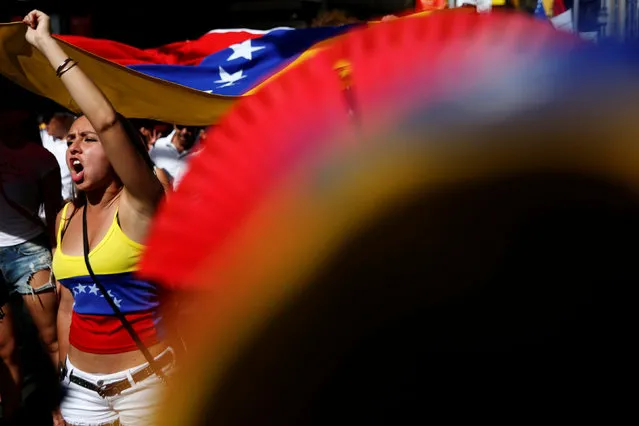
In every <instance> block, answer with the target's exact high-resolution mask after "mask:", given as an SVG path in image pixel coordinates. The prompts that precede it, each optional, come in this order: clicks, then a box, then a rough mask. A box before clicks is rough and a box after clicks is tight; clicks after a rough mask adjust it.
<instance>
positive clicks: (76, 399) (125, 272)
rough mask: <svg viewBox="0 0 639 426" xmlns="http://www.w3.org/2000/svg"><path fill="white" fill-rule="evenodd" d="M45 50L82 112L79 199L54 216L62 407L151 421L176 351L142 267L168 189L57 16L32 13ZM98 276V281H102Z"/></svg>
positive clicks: (78, 415) (72, 414)
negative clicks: (64, 42) (76, 54)
mask: <svg viewBox="0 0 639 426" xmlns="http://www.w3.org/2000/svg"><path fill="white" fill-rule="evenodd" d="M24 22H25V23H26V24H27V26H28V28H27V31H26V33H25V38H26V40H27V42H28V43H29V44H31V45H32V46H33V47H34V48H35V49H37V50H39V51H40V52H41V53H42V55H43V56H44V57H45V58H46V59H47V60H48V62H49V64H50V65H51V67H52V68H51V73H54V74H55V75H56V76H57V77H58V78H59V79H60V80H61V82H62V84H63V85H64V86H65V87H66V89H67V90H68V92H69V94H70V96H71V98H72V99H73V101H74V102H75V104H76V105H78V108H79V110H80V111H81V112H82V114H83V115H81V116H80V117H79V118H78V119H76V120H75V121H74V122H73V124H72V126H71V129H70V130H69V132H68V134H67V145H68V149H67V165H68V166H69V168H70V170H71V179H72V180H73V182H74V183H75V186H76V194H77V195H76V198H75V199H74V200H73V201H72V202H71V203H67V204H66V205H65V206H64V207H63V208H62V210H61V211H60V213H59V214H58V216H57V220H56V247H55V248H54V254H53V263H52V267H53V273H54V275H55V277H56V279H57V280H58V282H59V283H60V284H61V289H60V307H59V310H58V335H59V340H60V360H61V361H62V362H61V365H60V379H61V382H62V386H63V387H64V388H65V392H66V394H65V397H64V399H63V400H62V403H61V405H60V412H61V415H62V417H63V419H64V421H65V422H66V423H67V424H70V425H87V424H91V425H107V424H122V425H149V424H152V423H153V415H154V413H155V411H156V407H157V405H158V404H159V403H160V400H161V396H162V391H163V390H164V384H163V383H164V380H165V379H166V377H167V376H169V375H170V374H172V373H173V371H174V365H175V351H174V350H173V348H172V347H171V345H170V344H169V343H168V342H167V341H166V339H165V328H166V324H165V322H164V321H163V320H162V309H161V307H162V301H163V300H164V299H163V298H162V296H163V294H162V293H161V291H160V288H158V287H157V286H156V285H155V284H154V283H151V282H147V281H143V280H140V279H138V278H137V277H136V275H135V272H136V271H137V268H138V260H139V259H140V257H141V256H142V253H143V251H144V249H145V246H144V243H145V240H146V237H147V233H148V231H149V227H150V224H151V221H152V219H153V217H154V215H155V212H156V209H157V207H158V205H159V203H160V202H161V201H162V200H163V198H164V196H165V190H164V188H163V187H162V184H161V183H160V181H159V180H158V179H157V177H156V175H155V173H154V172H153V164H152V162H151V161H150V158H149V155H148V151H147V148H146V144H145V143H144V141H143V140H142V138H141V137H140V135H139V133H138V132H137V130H136V129H135V127H134V126H133V125H132V124H131V123H130V122H129V121H128V120H126V119H125V118H124V117H123V116H122V115H121V114H119V113H118V112H116V111H115V109H114V108H113V105H112V104H111V102H110V101H109V99H107V98H106V96H105V95H104V94H103V93H102V92H101V91H100V89H99V88H98V87H97V86H96V85H95V84H94V83H93V81H92V80H91V79H90V78H89V76H87V75H86V74H85V73H84V71H83V70H82V68H81V65H79V64H78V62H76V61H75V60H74V59H73V58H70V57H69V56H67V54H66V53H65V51H64V50H63V49H62V48H61V47H60V45H58V42H57V40H56V39H55V38H54V37H52V36H51V30H50V21H49V17H48V16H47V15H46V14H45V13H43V12H41V11H38V10H34V11H32V12H30V13H29V14H28V15H27V16H25V18H24ZM98 277H99V278H98Z"/></svg>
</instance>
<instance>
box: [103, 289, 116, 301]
mask: <svg viewBox="0 0 639 426" xmlns="http://www.w3.org/2000/svg"><path fill="white" fill-rule="evenodd" d="M107 293H108V294H109V296H111V299H113V298H114V297H115V296H114V295H113V293H111V290H109V291H107ZM100 297H104V294H101V295H100Z"/></svg>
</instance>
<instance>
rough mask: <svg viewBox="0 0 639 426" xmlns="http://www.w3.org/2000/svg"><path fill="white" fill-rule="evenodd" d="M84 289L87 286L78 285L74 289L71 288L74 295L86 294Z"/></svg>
mask: <svg viewBox="0 0 639 426" xmlns="http://www.w3.org/2000/svg"><path fill="white" fill-rule="evenodd" d="M85 288H87V286H85V285H82V284H78V285H76V286H75V287H73V292H74V293H75V294H80V293H86V291H85V290H84V289H85Z"/></svg>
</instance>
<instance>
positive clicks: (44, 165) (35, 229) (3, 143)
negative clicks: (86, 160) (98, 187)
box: [0, 110, 61, 422]
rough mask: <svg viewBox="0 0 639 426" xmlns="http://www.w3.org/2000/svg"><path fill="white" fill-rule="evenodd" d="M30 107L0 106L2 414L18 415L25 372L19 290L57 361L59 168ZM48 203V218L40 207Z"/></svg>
mask: <svg viewBox="0 0 639 426" xmlns="http://www.w3.org/2000/svg"><path fill="white" fill-rule="evenodd" d="M38 138H39V136H38V133H37V121H36V119H35V117H31V114H29V113H28V112H26V111H22V110H15V111H0V218H2V220H0V358H1V359H2V362H1V363H0V394H1V395H2V404H3V408H4V417H5V418H7V419H8V420H9V422H12V421H15V419H16V416H17V415H18V409H19V407H20V404H21V390H22V380H23V377H22V372H21V366H20V362H19V354H18V345H17V343H16V336H15V328H14V325H15V316H14V313H13V312H12V310H11V306H10V303H9V302H10V301H11V298H12V297H13V296H21V297H22V302H23V303H24V305H25V306H26V307H27V310H28V312H29V313H30V315H31V317H32V318H33V323H34V325H35V326H36V328H37V330H38V333H39V336H40V339H41V341H42V343H43V346H44V348H45V349H46V350H47V352H48V353H49V356H50V358H51V360H52V362H53V365H56V364H57V362H58V337H57V329H56V314H57V308H58V298H57V296H56V292H55V290H56V287H55V283H54V282H53V281H52V279H51V249H52V241H54V238H53V236H54V234H55V232H54V231H53V229H54V226H55V217H56V214H57V212H58V210H59V209H60V206H61V196H60V194H61V189H60V181H61V179H60V168H59V166H58V163H57V161H56V159H55V157H54V156H53V155H52V154H51V153H50V152H49V151H47V150H46V149H45V148H43V147H42V145H41V144H40V143H39V141H38ZM41 205H44V211H45V220H46V223H45V222H43V221H42V219H41V218H40V216H39V214H38V212H39V209H40V206H41Z"/></svg>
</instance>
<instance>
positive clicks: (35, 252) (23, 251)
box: [0, 233, 55, 306]
mask: <svg viewBox="0 0 639 426" xmlns="http://www.w3.org/2000/svg"><path fill="white" fill-rule="evenodd" d="M42 270H48V271H50V270H51V249H50V248H49V240H48V238H47V235H46V233H43V234H40V235H39V236H37V237H36V238H34V239H32V240H29V241H25V242H24V243H22V244H18V245H15V246H9V247H0V272H1V273H0V299H2V294H4V295H5V296H6V295H7V294H8V295H14V294H16V293H18V294H22V295H26V294H36V293H42V292H44V291H48V290H51V289H55V283H52V282H51V280H49V282H48V283H47V284H45V285H43V286H41V287H38V288H37V289H35V290H34V289H33V288H31V285H30V284H29V281H30V280H31V277H32V276H33V274H35V273H36V272H38V271H42ZM2 302H6V301H4V300H3V301H2ZM2 304H4V303H2ZM0 306H1V305H0Z"/></svg>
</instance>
